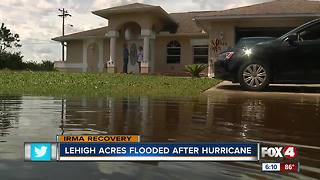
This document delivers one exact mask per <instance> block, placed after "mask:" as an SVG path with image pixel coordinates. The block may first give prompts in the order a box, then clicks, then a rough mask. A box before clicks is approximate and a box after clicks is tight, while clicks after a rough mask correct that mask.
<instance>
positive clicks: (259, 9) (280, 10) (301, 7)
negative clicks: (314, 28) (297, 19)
mask: <svg viewBox="0 0 320 180" xmlns="http://www.w3.org/2000/svg"><path fill="white" fill-rule="evenodd" d="M288 14H295V15H297V14H320V1H309V0H275V1H269V2H265V3H260V4H254V5H250V6H244V7H239V8H233V9H228V10H223V11H215V12H208V13H202V14H200V15H198V16H197V17H200V18H201V17H210V16H212V17H214V16H239V15H288Z"/></svg>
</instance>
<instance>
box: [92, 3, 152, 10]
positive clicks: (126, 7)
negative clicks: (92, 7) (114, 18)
mask: <svg viewBox="0 0 320 180" xmlns="http://www.w3.org/2000/svg"><path fill="white" fill-rule="evenodd" d="M149 7H156V6H152V5H149V4H142V3H133V4H128V5H123V6H117V7H112V8H107V9H102V10H98V11H118V10H127V9H136V8H149Z"/></svg>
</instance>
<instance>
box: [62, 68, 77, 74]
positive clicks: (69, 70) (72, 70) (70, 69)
mask: <svg viewBox="0 0 320 180" xmlns="http://www.w3.org/2000/svg"><path fill="white" fill-rule="evenodd" d="M56 69H57V70H58V71H60V72H77V73H80V72H82V68H56Z"/></svg>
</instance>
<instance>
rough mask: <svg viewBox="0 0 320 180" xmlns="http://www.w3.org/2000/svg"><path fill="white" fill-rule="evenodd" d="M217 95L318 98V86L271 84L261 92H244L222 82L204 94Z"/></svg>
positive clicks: (227, 82) (319, 88)
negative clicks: (302, 96) (303, 96)
mask: <svg viewBox="0 0 320 180" xmlns="http://www.w3.org/2000/svg"><path fill="white" fill-rule="evenodd" d="M217 93H223V94H229V93H231V94H239V95H254V96H279V95H280V96H283V95H288V96H291V95H295V96H296V95H306V96H320V84H311V85H310V84H299V85H298V84H271V85H270V86H269V88H268V89H266V90H265V91H262V92H252V91H244V90H242V89H241V87H240V84H238V83H236V84H233V83H232V82H230V81H223V82H221V83H220V84H218V85H216V86H215V87H212V88H210V89H208V90H207V91H205V92H204V94H205V95H213V94H217Z"/></svg>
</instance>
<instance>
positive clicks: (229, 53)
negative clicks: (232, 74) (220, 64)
mask: <svg viewBox="0 0 320 180" xmlns="http://www.w3.org/2000/svg"><path fill="white" fill-rule="evenodd" d="M233 55H234V52H227V53H226V60H231V58H232V57H233Z"/></svg>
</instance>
